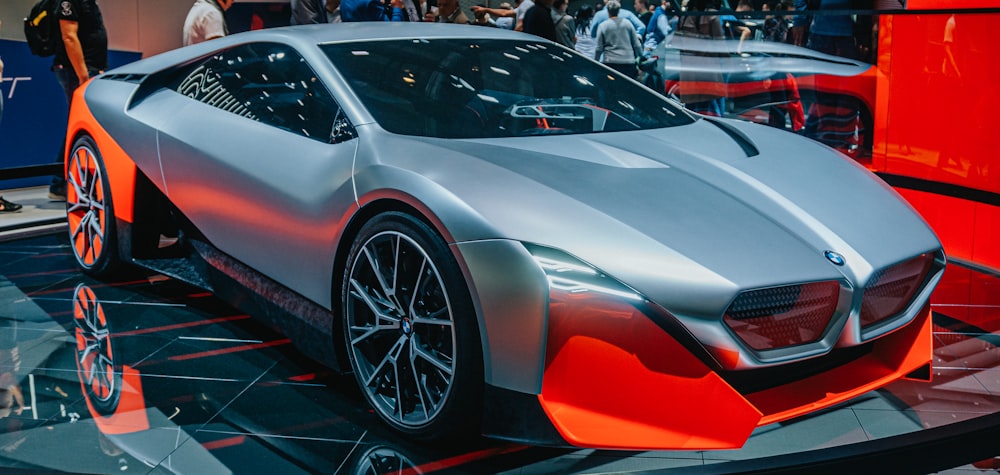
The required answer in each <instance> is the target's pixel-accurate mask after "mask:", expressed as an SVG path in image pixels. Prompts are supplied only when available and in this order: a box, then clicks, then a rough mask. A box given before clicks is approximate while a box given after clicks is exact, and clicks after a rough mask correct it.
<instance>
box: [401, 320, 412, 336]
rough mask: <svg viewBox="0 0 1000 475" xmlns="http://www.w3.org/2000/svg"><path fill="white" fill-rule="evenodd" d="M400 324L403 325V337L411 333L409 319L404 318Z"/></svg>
mask: <svg viewBox="0 0 1000 475" xmlns="http://www.w3.org/2000/svg"><path fill="white" fill-rule="evenodd" d="M402 324H403V325H402V326H403V334H404V335H409V334H410V333H411V332H413V324H412V323H410V319H409V318H404V319H403V322H402Z"/></svg>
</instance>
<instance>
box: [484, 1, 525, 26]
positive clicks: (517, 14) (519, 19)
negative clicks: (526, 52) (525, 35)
mask: <svg viewBox="0 0 1000 475" xmlns="http://www.w3.org/2000/svg"><path fill="white" fill-rule="evenodd" d="M514 5H516V6H515V7H514V9H513V10H506V9H502V8H489V7H481V6H474V7H472V13H475V14H479V12H481V11H485V12H486V13H488V14H489V15H490V16H492V17H494V18H496V19H497V26H500V23H499V22H500V19H501V18H513V19H514V22H513V24H514V30H516V31H524V16H525V15H526V14H527V13H528V10H531V7H534V6H535V2H534V1H532V0H520V1H519V2H516V3H515V4H514Z"/></svg>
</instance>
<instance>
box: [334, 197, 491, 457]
mask: <svg viewBox="0 0 1000 475" xmlns="http://www.w3.org/2000/svg"><path fill="white" fill-rule="evenodd" d="M341 295H342V297H343V298H342V302H343V308H344V313H343V315H344V335H345V341H346V345H347V349H348V354H349V357H350V360H351V366H352V367H353V369H354V372H355V378H356V379H357V380H358V383H359V385H360V386H361V389H362V392H363V393H364V395H365V397H366V399H367V400H368V402H369V403H370V404H371V405H372V406H373V407H374V408H375V411H376V413H378V415H379V416H380V417H381V418H382V419H383V420H384V421H386V422H387V423H388V424H389V425H391V426H392V427H394V428H395V429H397V430H399V431H401V432H403V433H406V434H408V435H410V436H413V437H417V438H421V439H428V440H433V439H440V438H443V437H449V436H455V435H459V434H464V433H466V432H468V431H469V430H472V429H473V428H476V429H478V421H479V417H480V414H479V412H480V406H481V399H482V385H483V370H482V349H481V347H480V343H479V333H478V330H477V323H476V317H475V313H474V310H473V307H472V304H471V301H470V299H469V293H468V290H467V288H466V285H465V282H464V280H463V279H462V273H461V271H460V270H459V268H458V265H457V263H456V262H455V258H454V256H452V254H451V251H450V250H449V249H448V246H447V245H446V244H445V243H444V241H443V240H442V239H441V238H440V237H438V235H437V234H436V233H435V232H434V231H433V230H432V229H431V228H430V227H428V226H427V225H426V224H424V223H423V222H421V221H419V220H417V219H415V218H413V217H411V216H409V215H406V214H402V213H394V212H390V213H384V214H381V215H379V216H376V217H375V218H374V219H373V220H372V221H370V222H368V223H367V224H366V225H365V226H364V227H363V228H362V229H361V232H360V233H359V235H358V238H357V239H356V241H355V244H354V246H353V247H352V249H351V253H350V257H349V258H348V266H347V271H346V272H345V277H344V284H343V288H342V293H341Z"/></svg>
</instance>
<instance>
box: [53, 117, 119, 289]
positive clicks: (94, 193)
mask: <svg viewBox="0 0 1000 475" xmlns="http://www.w3.org/2000/svg"><path fill="white" fill-rule="evenodd" d="M66 181H67V184H68V186H67V187H66V217H67V220H68V221H69V240H70V245H71V247H72V248H73V256H74V257H75V258H76V261H77V263H78V264H79V265H80V267H82V268H83V271H84V272H86V273H88V274H91V275H94V276H101V277H103V276H109V275H110V274H112V273H113V272H114V271H115V270H116V269H117V267H118V264H119V261H118V252H117V251H118V248H117V239H116V234H117V230H116V229H115V217H114V210H113V209H112V206H111V193H110V188H109V185H108V182H107V171H106V170H105V168H104V163H103V161H102V159H101V154H100V152H99V151H98V149H97V145H96V144H95V143H94V141H93V140H92V139H91V138H90V137H87V136H83V137H80V138H79V139H77V140H76V142H74V143H73V148H72V152H71V153H70V156H69V165H68V167H67V171H66Z"/></svg>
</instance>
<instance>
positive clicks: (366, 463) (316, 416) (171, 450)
mask: <svg viewBox="0 0 1000 475" xmlns="http://www.w3.org/2000/svg"><path fill="white" fill-rule="evenodd" d="M69 252H70V251H69V248H68V246H67V245H66V243H65V241H64V239H62V238H61V235H60V234H56V235H45V236H40V237H32V238H27V239H20V240H15V241H9V242H2V243H0V386H2V387H4V388H11V387H17V388H19V389H20V391H21V393H22V394H23V397H24V406H25V407H24V409H23V410H21V411H18V410H12V411H10V412H9V415H7V417H5V418H3V419H0V472H3V473H8V472H9V471H11V470H12V469H25V470H44V471H49V470H55V471H67V472H74V473H108V474H112V473H156V474H160V473H164V474H165V473H196V474H209V473H272V474H293V473H323V474H333V473H371V474H377V473H430V472H448V473H450V472H457V473H608V472H615V473H622V472H634V471H659V470H667V469H674V468H679V469H682V470H686V469H695V470H699V471H706V470H707V471H720V472H725V471H728V470H729V469H728V468H727V467H730V466H733V465H732V464H728V463H725V462H726V461H733V460H736V461H746V460H749V459H755V458H758V457H769V456H775V455H780V454H786V453H797V452H798V453H801V452H804V451H813V450H814V449H823V448H829V447H864V444H871V442H869V441H876V442H878V441H884V440H890V441H891V440H894V439H893V437H900V436H899V435H900V434H906V435H911V434H916V435H917V436H919V435H920V434H923V433H928V434H930V433H931V432H932V431H933V430H934V429H933V428H935V427H963V426H960V425H953V424H956V423H959V424H961V421H973V422H974V421H976V420H981V418H984V417H989V415H992V414H995V413H997V412H1000V349H998V347H997V345H1000V292H998V291H997V288H998V286H1000V279H997V278H996V277H993V276H990V275H986V274H982V273H977V272H974V271H971V270H969V269H966V268H963V267H960V266H951V267H949V270H948V271H947V274H946V278H945V281H944V282H942V284H941V286H940V287H939V291H938V293H937V294H935V298H934V310H935V336H936V339H935V340H936V344H935V347H936V348H935V354H936V361H935V378H934V382H932V383H915V382H899V383H896V384H893V385H891V386H890V387H889V388H887V389H884V390H881V391H876V392H872V393H869V394H866V395H864V396H861V397H859V398H857V399H855V400H853V401H850V402H849V403H847V404H843V405H841V406H839V407H837V408H834V409H832V410H827V411H823V412H821V413H819V414H816V415H813V416H810V417H806V418H801V419H798V420H795V421H791V422H789V423H784V424H775V425H772V426H767V427H763V428H760V429H759V430H757V431H756V432H755V434H754V436H753V437H752V438H751V439H750V441H749V442H748V443H747V445H746V446H745V447H744V448H743V449H741V450H728V451H712V452H612V451H598V450H568V449H551V448H538V447H525V446H521V445H515V444H508V443H502V442H496V441H486V440H483V441H478V442H475V443H473V444H472V445H471V446H469V447H462V448H458V447H447V446H444V447H427V446H421V445H417V444H412V443H408V442H407V441H405V440H403V439H401V438H399V437H396V436H394V435H392V434H391V433H389V432H388V431H386V430H385V429H384V428H383V427H382V426H381V425H380V423H379V421H378V420H377V417H376V416H375V415H374V414H373V413H372V412H371V411H369V410H368V409H366V407H365V405H364V403H363V400H362V399H361V396H360V394H359V393H358V390H357V389H356V387H355V384H354V382H353V380H352V379H350V377H349V376H340V375H336V374H332V373H331V372H330V371H328V370H326V369H324V368H323V367H321V366H319V365H317V364H316V363H313V362H311V361H309V360H306V359H304V358H303V357H302V356H301V355H300V354H299V353H297V352H296V350H295V349H294V348H293V347H292V346H291V345H290V344H289V342H288V340H287V339H286V338H285V337H284V336H282V335H281V334H279V333H277V332H275V331H273V330H271V329H269V328H267V327H265V326H263V325H261V324H259V323H257V322H256V321H255V320H253V319H251V318H250V317H248V316H246V315H243V314H241V313H239V312H237V311H235V310H233V309H232V308H231V307H228V306H226V305H225V304H222V303H221V302H219V301H218V300H216V299H215V298H213V297H212V296H211V295H210V294H207V293H205V292H202V291H200V290H198V289H194V288H191V287H188V286H186V285H184V284H181V283H178V282H176V281H173V280H170V279H167V278H165V277H162V276H158V275H150V276H146V277H142V278H138V279H136V280H135V281H132V282H119V283H106V282H100V281H95V280H93V279H90V278H87V277H85V276H83V275H82V274H80V273H79V272H78V271H77V270H76V268H75V267H74V265H73V262H72V260H71V257H70V254H69ZM74 309H76V317H75V316H74ZM108 341H111V342H112V343H111V344H110V345H109V344H108V343H107V342H108ZM13 406H14V407H17V406H18V404H17V403H16V402H14V403H13ZM112 407H115V408H117V409H116V410H115V411H113V412H112V411H110V410H109V409H108V408H112ZM0 412H7V411H0ZM0 415H2V414H0ZM859 444H861V445H859ZM996 448H997V450H996V453H997V454H1000V443H997V447H996ZM813 453H815V454H819V453H821V452H806V453H805V455H806V457H809V456H810V454H813ZM956 460H961V458H960V457H959V458H958V459H956ZM969 461H970V462H971V461H972V460H969ZM996 462H997V459H996V458H987V459H986V460H982V461H978V462H976V463H975V464H965V463H959V464H958V466H956V467H954V468H951V469H949V470H948V471H952V472H965V471H995V468H994V466H995V465H996ZM739 467H740V466H739V465H736V468H737V469H738V468H739ZM743 467H745V465H744V466H743ZM15 473H16V472H15Z"/></svg>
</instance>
